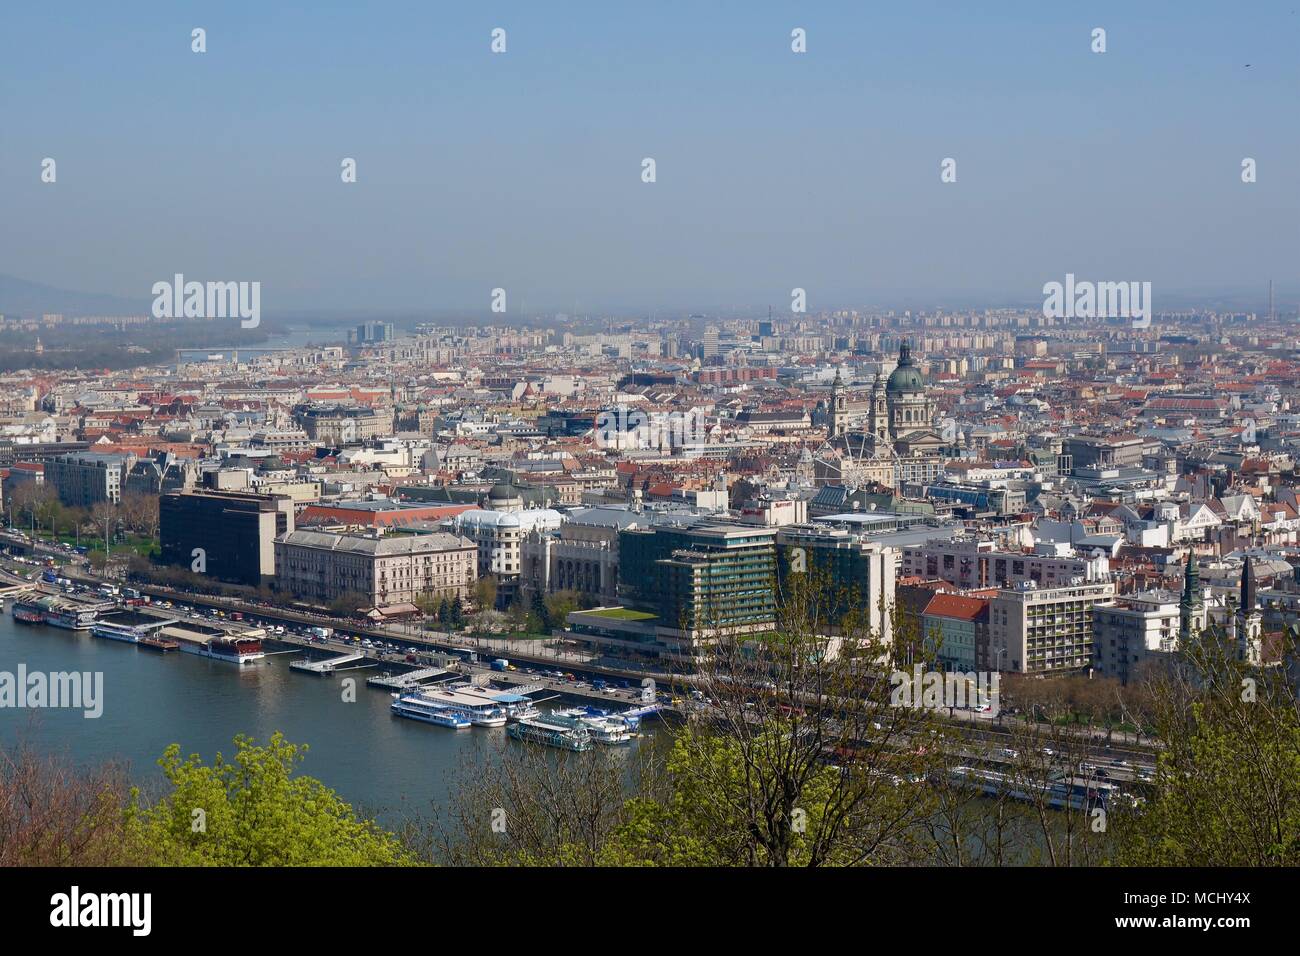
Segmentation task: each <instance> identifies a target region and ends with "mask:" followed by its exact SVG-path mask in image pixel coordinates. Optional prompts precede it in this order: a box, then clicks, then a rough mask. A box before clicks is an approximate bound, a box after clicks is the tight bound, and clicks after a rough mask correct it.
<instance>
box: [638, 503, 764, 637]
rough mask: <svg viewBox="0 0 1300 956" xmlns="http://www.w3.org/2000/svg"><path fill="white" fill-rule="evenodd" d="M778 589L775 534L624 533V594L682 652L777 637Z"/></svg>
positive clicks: (697, 529) (718, 529) (707, 527)
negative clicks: (725, 639)
mask: <svg viewBox="0 0 1300 956" xmlns="http://www.w3.org/2000/svg"><path fill="white" fill-rule="evenodd" d="M775 582H776V534H775V531H774V530H773V529H770V528H752V527H744V526H738V525H724V524H716V525H713V524H702V525H693V526H692V525H686V526H677V525H660V526H653V527H649V528H631V529H627V530H623V531H620V532H619V591H620V593H621V594H622V595H623V597H624V598H625V600H627V601H628V603H629V604H631V605H632V606H633V607H635V608H638V609H641V610H645V611H648V612H650V613H653V614H654V615H655V617H656V618H657V619H658V628H659V631H660V633H661V635H671V636H672V637H675V638H676V639H677V642H678V643H680V644H684V645H694V643H695V642H696V641H700V640H704V641H707V640H708V639H710V638H712V637H716V636H718V635H720V634H724V633H733V634H734V633H758V632H763V631H768V630H771V628H772V627H773V624H774V621H775V617H776V603H775V592H774V584H775ZM683 649H684V648H683Z"/></svg>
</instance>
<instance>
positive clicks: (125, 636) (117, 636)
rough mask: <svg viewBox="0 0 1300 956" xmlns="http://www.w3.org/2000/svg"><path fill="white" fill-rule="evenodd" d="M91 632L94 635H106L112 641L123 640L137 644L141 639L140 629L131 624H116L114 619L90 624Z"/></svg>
mask: <svg viewBox="0 0 1300 956" xmlns="http://www.w3.org/2000/svg"><path fill="white" fill-rule="evenodd" d="M90 633H91V635H92V636H94V637H105V638H108V640H110V641H122V642H124V643H127V644H137V643H139V641H140V631H139V629H137V628H135V627H132V626H131V625H129V624H115V623H113V622H112V621H96V622H95V623H94V624H92V625H90Z"/></svg>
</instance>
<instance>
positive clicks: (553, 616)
mask: <svg viewBox="0 0 1300 956" xmlns="http://www.w3.org/2000/svg"><path fill="white" fill-rule="evenodd" d="M581 606H582V599H581V596H580V595H579V594H578V592H577V591H556V592H555V593H554V594H548V595H546V611H547V613H548V614H549V615H550V626H551V628H555V627H562V626H563V625H564V624H565V623H566V622H567V621H568V620H569V614H570V612H572V611H576V610H578V609H579V608H580V607H581ZM549 629H550V628H548V630H549Z"/></svg>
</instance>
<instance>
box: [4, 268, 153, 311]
mask: <svg viewBox="0 0 1300 956" xmlns="http://www.w3.org/2000/svg"><path fill="white" fill-rule="evenodd" d="M151 305H152V300H151V299H144V298H142V299H140V300H138V301H136V300H132V299H124V298H121V297H119V296H115V295H103V294H101V293H98V292H73V291H70V290H68V289H57V288H55V287H54V286H48V285H41V284H40V283H39V282H28V281H27V280H26V279H18V278H15V277H14V276H7V275H0V315H4V316H7V317H9V318H13V317H16V316H40V315H43V314H44V313H46V312H59V313H62V314H64V315H144V314H147V313H148V311H149V309H150V308H151Z"/></svg>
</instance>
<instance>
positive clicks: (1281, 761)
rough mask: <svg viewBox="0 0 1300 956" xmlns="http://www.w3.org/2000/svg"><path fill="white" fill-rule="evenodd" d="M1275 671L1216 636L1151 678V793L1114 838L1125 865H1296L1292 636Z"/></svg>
mask: <svg viewBox="0 0 1300 956" xmlns="http://www.w3.org/2000/svg"><path fill="white" fill-rule="evenodd" d="M1284 643H1285V644H1286V645H1287V647H1286V653H1285V655H1284V660H1283V662H1282V666H1277V667H1259V666H1252V665H1249V664H1246V663H1244V662H1242V661H1239V660H1237V658H1236V648H1235V647H1234V646H1233V644H1232V642H1230V641H1228V640H1227V639H1226V638H1225V635H1224V634H1223V632H1222V630H1221V629H1218V628H1211V629H1209V630H1207V631H1205V632H1203V633H1202V634H1200V635H1198V637H1197V638H1196V639H1195V640H1194V641H1193V642H1192V643H1191V646H1190V647H1188V648H1186V649H1185V650H1184V655H1185V659H1184V662H1183V665H1182V666H1180V667H1178V668H1176V669H1174V670H1173V671H1172V672H1170V673H1168V674H1166V675H1165V676H1164V677H1163V678H1159V679H1157V680H1156V681H1155V687H1154V688H1153V691H1152V697H1153V703H1154V709H1155V717H1154V725H1155V730H1156V732H1157V734H1158V735H1159V737H1160V739H1161V741H1162V743H1163V745H1164V746H1163V748H1162V749H1161V751H1160V754H1159V757H1158V760H1157V763H1156V778H1155V784H1154V793H1153V795H1152V796H1151V797H1150V798H1149V799H1148V800H1147V802H1146V803H1145V804H1144V805H1143V806H1142V807H1141V812H1140V813H1138V814H1137V816H1136V819H1135V820H1134V821H1133V822H1132V825H1131V826H1130V827H1126V828H1125V832H1124V834H1123V842H1122V848H1121V852H1120V862H1122V863H1124V864H1126V865H1131V866H1182V867H1193V866H1296V865H1297V864H1300V713H1298V712H1297V701H1296V694H1295V689H1294V687H1293V685H1292V683H1291V682H1292V680H1293V679H1294V673H1295V669H1296V664H1297V648H1296V643H1297V635H1296V633H1295V632H1294V631H1288V632H1287V633H1286V634H1285V636H1284Z"/></svg>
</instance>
